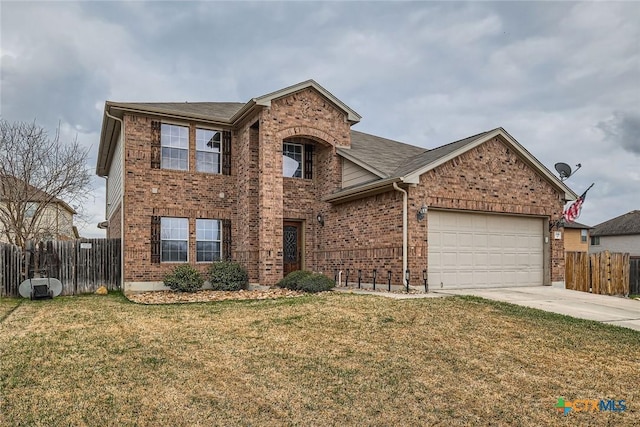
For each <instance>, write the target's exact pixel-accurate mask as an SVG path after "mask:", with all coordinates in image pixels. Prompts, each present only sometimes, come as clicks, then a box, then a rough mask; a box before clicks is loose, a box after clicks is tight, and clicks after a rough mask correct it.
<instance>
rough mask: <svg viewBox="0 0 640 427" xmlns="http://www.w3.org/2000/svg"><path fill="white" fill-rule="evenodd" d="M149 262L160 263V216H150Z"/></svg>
mask: <svg viewBox="0 0 640 427" xmlns="http://www.w3.org/2000/svg"><path fill="white" fill-rule="evenodd" d="M151 263H152V264H159V263H160V217H159V216H152V217H151Z"/></svg>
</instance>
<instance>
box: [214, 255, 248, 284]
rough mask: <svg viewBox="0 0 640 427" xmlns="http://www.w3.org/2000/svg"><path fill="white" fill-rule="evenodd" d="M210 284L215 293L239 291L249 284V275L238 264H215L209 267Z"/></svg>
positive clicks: (223, 262)
mask: <svg viewBox="0 0 640 427" xmlns="http://www.w3.org/2000/svg"><path fill="white" fill-rule="evenodd" d="M209 282H210V283H211V288H212V289H213V290H214V291H239V290H240V289H245V288H246V287H247V285H248V284H249V275H248V274H247V270H246V269H245V268H244V267H243V266H241V265H240V264H238V263H237V262H228V261H220V262H214V263H213V264H211V267H209Z"/></svg>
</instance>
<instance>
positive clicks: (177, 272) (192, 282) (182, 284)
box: [164, 264, 204, 292]
mask: <svg viewBox="0 0 640 427" xmlns="http://www.w3.org/2000/svg"><path fill="white" fill-rule="evenodd" d="M164 284H165V285H166V286H168V287H170V288H171V289H172V290H174V291H179V292H195V291H197V290H198V289H200V288H202V285H203V284H204V279H203V278H202V275H201V274H200V272H198V270H196V269H195V268H193V267H192V266H191V265H189V264H182V265H179V266H177V267H176V268H174V269H173V272H171V273H169V274H167V275H166V276H165V277H164Z"/></svg>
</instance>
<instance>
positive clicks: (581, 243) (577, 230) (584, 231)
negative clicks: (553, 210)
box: [564, 222, 591, 252]
mask: <svg viewBox="0 0 640 427" xmlns="http://www.w3.org/2000/svg"><path fill="white" fill-rule="evenodd" d="M590 229H591V227H589V226H588V225H584V224H580V223H579V222H569V223H566V224H564V251H565V252H589V230H590Z"/></svg>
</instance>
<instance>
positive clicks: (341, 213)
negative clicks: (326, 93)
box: [107, 89, 564, 285]
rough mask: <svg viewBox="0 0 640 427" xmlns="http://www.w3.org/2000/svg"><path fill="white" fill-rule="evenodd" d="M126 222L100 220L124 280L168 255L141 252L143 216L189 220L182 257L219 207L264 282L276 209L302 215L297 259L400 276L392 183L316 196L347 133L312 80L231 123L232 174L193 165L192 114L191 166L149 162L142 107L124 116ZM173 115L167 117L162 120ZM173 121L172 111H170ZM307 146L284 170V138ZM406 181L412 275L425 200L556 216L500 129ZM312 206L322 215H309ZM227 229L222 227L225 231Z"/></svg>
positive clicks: (274, 268)
mask: <svg viewBox="0 0 640 427" xmlns="http://www.w3.org/2000/svg"><path fill="white" fill-rule="evenodd" d="M124 120H125V124H126V126H125V129H126V138H125V145H124V150H125V153H124V156H125V162H124V174H125V179H124V204H123V206H122V207H121V209H123V212H124V226H122V225H121V224H120V221H119V218H120V210H117V211H116V212H115V213H114V215H113V216H112V218H109V220H110V227H109V230H108V234H107V235H108V236H109V237H118V236H119V235H120V233H121V232H122V233H123V239H124V247H125V253H124V272H123V278H124V281H125V284H126V283H127V282H160V281H161V280H162V278H163V276H164V275H165V274H166V273H167V272H169V271H170V270H171V269H172V268H173V267H174V266H175V265H176V264H174V263H159V264H158V263H152V262H151V240H150V234H151V218H152V216H161V217H164V216H172V217H181V218H188V220H189V251H188V259H189V262H190V263H191V264H193V265H195V266H196V267H197V268H198V269H199V270H200V271H202V272H204V271H205V270H206V268H207V267H208V264H205V263H202V264H197V263H195V257H196V249H195V242H196V233H195V219H196V218H205V219H229V220H231V228H232V231H231V233H232V236H231V237H232V239H231V241H232V245H231V250H232V258H233V259H234V260H237V261H239V262H241V263H242V264H243V265H245V266H246V267H247V269H248V272H249V277H250V282H251V283H260V284H262V285H273V284H275V283H276V282H277V281H278V280H280V279H281V278H282V275H283V221H284V220H293V221H297V222H300V224H301V225H302V230H303V231H302V233H303V247H302V252H303V260H304V268H305V269H308V270H314V271H321V272H323V273H325V274H326V275H328V276H329V277H333V275H334V271H335V270H342V271H344V272H345V273H346V270H347V269H349V271H350V278H349V281H350V282H356V281H357V270H358V269H362V270H363V281H364V282H367V283H370V282H371V271H372V270H373V269H374V268H375V269H377V270H378V279H377V281H378V283H380V284H382V283H386V272H387V270H392V271H393V272H394V273H393V274H394V277H393V284H395V285H398V284H401V283H402V277H401V270H402V194H401V193H400V192H397V191H388V192H386V193H382V194H378V195H374V196H369V197H364V198H362V199H359V200H355V201H350V202H346V203H340V204H335V205H332V204H330V203H327V202H323V201H322V197H323V196H326V195H328V194H330V193H332V192H334V191H336V190H338V189H339V188H340V185H341V177H342V171H341V162H340V159H339V157H338V155H337V154H336V147H348V146H349V145H350V125H349V123H348V121H347V120H346V116H345V114H344V113H343V112H342V111H341V110H339V109H337V108H336V107H335V106H334V105H333V104H332V103H330V102H329V101H328V100H326V99H325V98H324V97H323V96H322V95H320V94H319V93H317V92H316V91H315V90H313V89H306V90H303V91H300V92H297V93H294V94H291V95H289V96H286V97H283V98H281V99H277V100H274V101H272V104H271V107H270V108H263V109H262V110H258V111H257V112H255V113H253V115H252V116H250V117H247V118H246V119H245V120H244V122H243V123H242V124H240V125H239V126H237V128H236V129H232V143H231V145H232V150H231V175H221V174H208V173H200V172H196V171H195V128H196V126H198V123H197V122H196V121H189V122H184V123H182V125H186V126H189V127H190V130H191V132H190V141H189V171H174V170H167V169H152V168H151V136H152V129H151V122H152V120H159V118H154V117H152V116H142V115H139V116H133V115H129V114H126V115H125V117H124ZM172 123H175V121H172ZM176 124H180V123H176ZM283 141H294V142H299V143H303V144H311V145H313V147H314V158H313V177H312V179H298V178H283V176H282V143H283ZM407 190H408V193H409V214H408V220H409V254H408V255H409V256H408V258H409V268H410V270H411V271H412V277H413V279H412V284H415V285H419V284H420V283H421V279H420V278H421V272H422V270H423V269H424V268H426V265H427V260H426V258H427V238H428V236H427V226H428V221H427V219H425V220H423V221H420V222H418V221H417V219H416V215H415V213H416V210H417V209H419V208H420V206H422V204H423V203H426V204H427V205H428V206H429V207H430V208H433V207H437V208H444V209H456V210H468V211H480V212H495V213H509V214H523V215H535V216H540V217H547V218H551V219H554V220H555V219H558V218H559V217H560V215H561V212H562V207H563V202H562V194H559V193H558V191H557V190H555V189H554V188H553V187H551V186H550V185H549V184H548V183H547V182H546V181H545V180H543V179H542V178H541V177H540V176H539V175H537V174H536V173H535V171H534V170H533V169H532V168H531V167H530V166H529V165H528V164H527V163H526V162H525V161H524V160H523V159H520V158H519V157H518V156H516V155H515V154H514V153H513V152H510V151H509V149H508V148H507V146H506V145H504V143H503V142H502V141H501V140H500V139H498V138H497V139H495V140H492V141H489V142H487V143H485V144H483V145H481V146H479V147H477V148H475V149H473V150H471V151H469V152H467V153H465V154H463V155H461V156H459V157H457V158H456V159H454V160H452V161H450V162H448V163H446V164H444V165H441V166H440V167H438V168H436V169H435V170H432V171H430V172H428V173H425V174H424V175H423V176H422V177H421V178H420V184H418V185H417V186H410V187H409V188H408V189H407ZM318 213H322V215H323V216H324V219H325V224H324V226H321V225H320V224H319V223H318V222H317V221H316V215H317V214H318ZM227 237H228V236H227ZM550 242H551V243H550V244H551V248H550V255H549V256H550V258H551V259H550V261H549V263H550V269H551V274H550V275H551V279H552V280H554V281H556V280H562V277H563V269H564V258H563V255H564V253H563V242H562V240H559V241H555V240H552V239H550Z"/></svg>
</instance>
